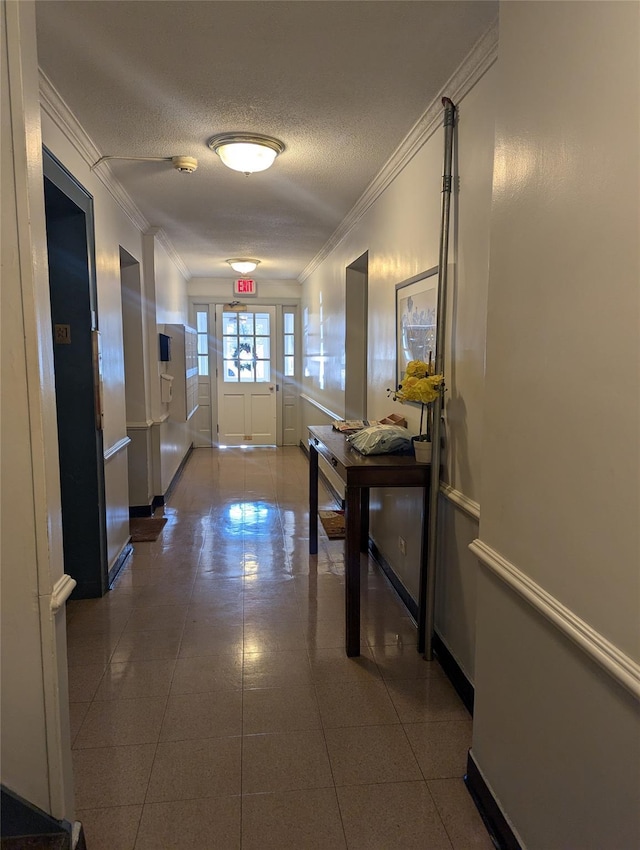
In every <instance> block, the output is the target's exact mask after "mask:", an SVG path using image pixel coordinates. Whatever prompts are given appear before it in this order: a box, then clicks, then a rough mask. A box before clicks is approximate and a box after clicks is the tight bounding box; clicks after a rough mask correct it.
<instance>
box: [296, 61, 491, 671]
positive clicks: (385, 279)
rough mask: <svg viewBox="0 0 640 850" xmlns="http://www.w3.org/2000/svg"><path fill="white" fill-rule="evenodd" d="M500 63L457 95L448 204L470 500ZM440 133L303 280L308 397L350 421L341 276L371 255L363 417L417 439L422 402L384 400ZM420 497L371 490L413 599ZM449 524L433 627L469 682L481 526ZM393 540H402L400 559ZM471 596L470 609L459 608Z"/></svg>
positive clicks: (453, 408) (449, 371)
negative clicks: (474, 545)
mask: <svg viewBox="0 0 640 850" xmlns="http://www.w3.org/2000/svg"><path fill="white" fill-rule="evenodd" d="M494 91H495V68H491V69H490V70H489V71H487V72H486V73H485V74H484V76H482V78H481V79H480V80H479V81H478V82H477V83H476V84H475V85H474V86H473V87H472V88H471V90H470V91H468V93H467V94H465V96H464V97H463V98H461V100H460V102H459V104H458V106H459V116H458V129H457V152H456V157H455V161H456V173H457V174H458V175H459V191H457V192H456V193H455V195H454V197H453V201H452V224H451V248H450V268H449V297H448V303H447V315H448V325H449V330H448V334H447V352H446V370H445V371H446V381H447V388H448V389H447V399H446V415H447V431H448V445H447V448H446V452H445V479H446V481H447V482H448V483H449V484H450V485H451V486H452V487H453V488H455V489H456V490H458V491H459V493H458V495H459V496H460V497H461V498H463V499H464V498H466V500H467V501H469V502H470V503H473V504H474V505H475V507H476V509H477V499H478V498H479V496H478V494H479V491H480V483H481V453H480V445H481V431H482V413H483V379H484V339H485V311H486V291H487V272H488V229H489V215H490V204H491V173H492V163H493V139H494V126H493V114H494V108H495V106H494ZM438 115H439V121H438V123H439V126H438V127H437V129H436V131H435V132H434V133H433V135H431V137H430V138H428V140H427V141H426V143H425V144H424V145H423V147H422V148H421V149H420V150H419V151H418V152H417V153H416V155H415V156H414V157H413V159H411V160H410V161H409V162H408V164H407V165H406V167H405V168H404V169H403V170H402V171H401V172H400V173H399V174H398V176H397V177H396V179H395V180H394V181H393V182H392V183H391V185H389V186H388V187H387V188H386V189H385V190H384V192H383V193H382V194H381V195H380V196H379V197H378V198H377V200H376V201H375V202H374V204H373V205H372V206H371V207H370V208H369V209H368V210H367V212H366V213H365V214H364V215H363V216H362V217H361V218H360V219H359V221H358V222H357V224H355V226H354V227H353V228H352V229H351V230H350V231H349V233H348V234H347V235H346V236H345V238H344V239H343V240H342V241H341V242H340V244H339V245H338V247H337V248H336V249H335V250H334V251H333V252H332V253H331V254H330V256H328V257H327V258H326V259H325V260H324V261H323V262H322V263H321V265H319V267H318V268H317V269H316V270H315V271H313V272H312V273H311V275H310V276H309V277H308V279H307V280H305V282H304V285H303V292H304V295H303V302H302V306H303V325H304V322H305V316H306V317H307V326H308V337H307V350H306V356H305V364H304V365H305V369H306V370H307V373H308V377H307V378H306V379H305V380H304V385H303V389H304V392H305V393H306V394H307V395H308V396H309V397H311V398H312V399H314V400H315V401H316V402H318V403H320V404H321V405H323V406H324V407H325V408H328V409H329V410H330V411H332V412H334V413H335V414H338V415H339V416H343V415H344V405H345V401H344V386H343V385H342V381H341V369H342V366H343V359H344V350H345V324H344V300H345V280H346V274H345V269H346V267H347V266H348V265H350V264H351V263H352V262H353V261H354V260H355V259H357V258H358V257H359V256H361V255H362V254H363V253H364V252H365V251H368V252H369V287H368V302H369V309H368V317H369V328H368V336H369V345H368V349H369V356H368V397H367V415H368V416H369V418H371V419H379V418H382V417H384V416H385V415H387V414H389V413H391V412H396V413H401V414H403V415H404V416H406V418H407V419H408V422H409V428H410V429H411V430H412V432H413V433H417V432H418V425H419V415H420V411H419V408H418V407H413V406H410V405H400V404H397V403H394V402H393V401H391V400H390V399H389V398H388V397H387V393H386V388H387V387H392V386H394V384H395V370H396V335H395V309H396V308H395V286H396V284H398V283H400V282H402V281H405V280H407V279H408V278H411V277H413V276H415V275H416V274H418V273H420V272H423V271H426V270H427V269H430V268H432V267H434V266H437V265H438V249H439V239H440V204H441V188H442V170H443V133H442V127H441V124H442V119H441V112H440V111H439V112H438ZM326 421H327V418H326V416H324V415H323V414H322V412H321V411H320V410H318V409H317V408H314V406H313V404H311V403H306V404H305V405H303V426H305V427H306V426H307V425H309V424H324V423H325V422H326ZM421 500H422V497H421V493H420V492H419V491H411V490H408V491H402V490H391V489H389V490H378V491H374V492H372V494H371V514H372V525H371V531H372V537H373V538H374V540H375V542H376V544H377V546H378V548H379V549H380V551H381V552H382V554H383V555H384V557H385V559H386V560H387V561H388V562H389V563H390V564H391V565H392V567H393V568H394V570H395V572H396V573H397V575H398V576H399V577H400V579H401V580H402V582H403V584H404V585H405V587H406V588H407V589H408V590H409V592H410V593H411V595H412V596H413V598H414V599H416V600H417V597H418V578H419V568H420V565H419V554H420V532H419V529H420V522H421ZM442 510H443V514H444V515H445V520H446V521H445V522H443V524H442V527H443V530H444V534H445V538H443V541H442V546H441V550H442V551H446V558H447V562H446V564H440V566H439V572H440V576H439V588H440V591H439V595H438V609H437V618H436V627H437V629H438V631H439V633H440V635H441V637H442V638H443V640H444V641H445V643H446V644H447V646H448V647H449V649H450V650H451V651H452V653H453V654H454V656H455V657H456V658H457V659H458V662H459V663H460V664H461V666H462V667H463V669H464V670H465V672H466V673H467V675H468V676H469V678H471V679H473V675H474V670H473V659H474V637H473V635H474V629H475V615H474V611H475V582H476V572H477V564H476V562H475V559H474V558H473V557H472V556H471V555H470V553H469V552H468V551H467V544H468V543H469V542H470V541H471V540H472V539H473V538H474V537H475V536H476V534H477V522H476V521H471V520H469V518H468V515H467V514H466V513H465V514H464V517H465V519H460V518H457V516H456V515H457V514H458V513H459V511H460V509H459V508H458V507H457V506H456V505H454V504H453V503H449V502H445V501H444V500H443V502H442ZM398 535H401V536H402V537H403V538H404V539H405V540H406V542H407V554H406V556H403V555H401V553H400V551H399V547H398ZM461 600H464V605H461V604H460V603H461Z"/></svg>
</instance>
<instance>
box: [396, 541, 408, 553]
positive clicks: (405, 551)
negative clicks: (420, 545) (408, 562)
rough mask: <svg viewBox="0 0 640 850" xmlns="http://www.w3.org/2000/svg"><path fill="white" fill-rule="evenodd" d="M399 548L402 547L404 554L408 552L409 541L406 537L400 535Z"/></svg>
mask: <svg viewBox="0 0 640 850" xmlns="http://www.w3.org/2000/svg"><path fill="white" fill-rule="evenodd" d="M398 549H400V551H401V552H402V554H403V555H406V554H407V541H406V540H405V539H404V537H398Z"/></svg>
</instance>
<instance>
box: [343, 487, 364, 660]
mask: <svg viewBox="0 0 640 850" xmlns="http://www.w3.org/2000/svg"><path fill="white" fill-rule="evenodd" d="M360 496H361V494H360V488H359V487H347V488H346V494H345V525H346V539H345V613H346V651H347V655H348V656H349V657H350V658H353V657H354V656H357V655H360V537H361V524H362V522H361V520H362V517H361V513H360Z"/></svg>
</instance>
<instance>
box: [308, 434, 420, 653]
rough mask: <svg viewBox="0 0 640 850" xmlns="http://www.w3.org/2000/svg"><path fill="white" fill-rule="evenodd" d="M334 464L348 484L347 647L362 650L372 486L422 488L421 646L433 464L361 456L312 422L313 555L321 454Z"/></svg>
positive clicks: (342, 437) (342, 438) (311, 551)
mask: <svg viewBox="0 0 640 850" xmlns="http://www.w3.org/2000/svg"><path fill="white" fill-rule="evenodd" d="M319 455H322V457H323V458H324V459H325V460H326V461H327V462H328V463H329V464H330V465H331V467H332V468H333V470H334V471H335V472H336V473H337V475H339V477H340V478H341V480H342V481H343V483H344V485H345V533H346V539H345V616H346V651H347V655H348V656H350V657H353V656H356V655H360V552H366V551H367V550H368V546H369V488H370V487H422V488H423V503H422V504H423V508H422V510H423V514H422V552H421V558H420V564H421V569H420V600H419V606H420V610H419V615H418V646H419V647H420V646H424V635H423V634H422V635H421V634H420V630H421V629H424V626H423V621H424V617H423V616H422V615H423V611H422V609H423V607H424V605H425V603H426V600H425V598H424V592H423V585H424V570H423V569H422V564H423V562H424V559H425V558H426V553H427V528H428V523H427V516H428V510H429V489H430V476H431V464H428V463H417V462H416V459H415V457H414V456H413V454H410V455H409V454H407V455H397V454H392V455H362V454H360V452H358V451H356V450H355V449H353V448H351V446H350V445H349V443H348V442H347V440H346V437H345V435H344V434H341V433H340V432H339V431H335V430H334V428H333V427H332V426H331V425H313V426H310V427H309V554H310V555H315V554H317V552H318V456H319Z"/></svg>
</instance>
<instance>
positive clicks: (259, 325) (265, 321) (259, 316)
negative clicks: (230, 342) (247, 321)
mask: <svg viewBox="0 0 640 850" xmlns="http://www.w3.org/2000/svg"><path fill="white" fill-rule="evenodd" d="M269 318H270V317H269V314H268V313H256V331H255V332H256V336H269V335H270V333H271V332H270V330H269Z"/></svg>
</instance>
